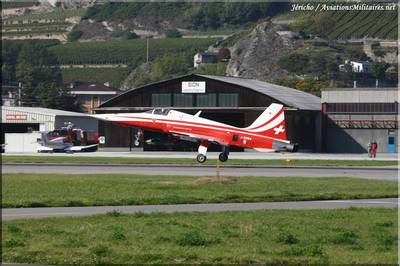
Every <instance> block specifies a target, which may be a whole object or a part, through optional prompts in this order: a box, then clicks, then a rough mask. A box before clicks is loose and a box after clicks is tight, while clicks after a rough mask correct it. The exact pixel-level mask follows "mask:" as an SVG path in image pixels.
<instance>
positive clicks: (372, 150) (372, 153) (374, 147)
mask: <svg viewBox="0 0 400 266" xmlns="http://www.w3.org/2000/svg"><path fill="white" fill-rule="evenodd" d="M377 149H378V144H377V143H376V141H374V142H372V145H371V157H374V158H376V150H377Z"/></svg>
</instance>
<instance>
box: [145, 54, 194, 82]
mask: <svg viewBox="0 0 400 266" xmlns="http://www.w3.org/2000/svg"><path fill="white" fill-rule="evenodd" d="M190 63H191V56H190V55H188V54H186V53H176V54H171V53H166V54H164V55H162V56H160V57H158V58H157V59H156V60H154V64H153V67H152V79H153V80H154V81H156V80H161V79H166V78H168V77H170V76H172V75H174V74H183V73H187V71H188V69H189V68H190Z"/></svg>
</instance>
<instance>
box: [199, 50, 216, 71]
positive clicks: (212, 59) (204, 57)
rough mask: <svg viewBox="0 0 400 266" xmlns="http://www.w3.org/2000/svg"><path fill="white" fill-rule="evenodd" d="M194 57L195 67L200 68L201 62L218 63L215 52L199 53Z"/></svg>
mask: <svg viewBox="0 0 400 266" xmlns="http://www.w3.org/2000/svg"><path fill="white" fill-rule="evenodd" d="M193 59H194V60H193V67H194V68H198V67H199V66H200V65H201V64H209V63H216V62H217V61H218V60H217V54H215V53H197V54H195V55H194V58H193Z"/></svg>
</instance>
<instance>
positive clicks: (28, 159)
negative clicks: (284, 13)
mask: <svg viewBox="0 0 400 266" xmlns="http://www.w3.org/2000/svg"><path fill="white" fill-rule="evenodd" d="M288 160H289V161H287V160H286V159H252V160H248V159H247V160H246V159H229V160H228V161H227V162H225V163H221V165H261V166H262V165H266V166H269V165H276V166H281V165H293V166H396V165H397V162H396V161H378V160H302V159H300V160H299V159H293V160H292V159H288ZM2 161H3V163H99V164H189V165H192V164H193V165H195V164H198V162H197V161H196V159H195V158H193V159H192V158H190V159H189V158H133V157H131V158H129V157H86V156H73V155H72V156H12V155H10V156H8V155H7V156H3V157H2ZM205 164H206V165H215V164H216V160H215V159H209V160H207V161H206V162H205Z"/></svg>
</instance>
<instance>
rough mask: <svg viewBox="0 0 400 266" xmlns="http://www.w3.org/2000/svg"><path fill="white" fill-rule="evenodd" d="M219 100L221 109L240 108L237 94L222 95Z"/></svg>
mask: <svg viewBox="0 0 400 266" xmlns="http://www.w3.org/2000/svg"><path fill="white" fill-rule="evenodd" d="M218 100H219V106H220V107H237V106H239V95H238V94H237V93H220V94H219V97H218Z"/></svg>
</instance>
